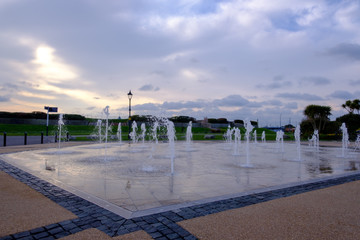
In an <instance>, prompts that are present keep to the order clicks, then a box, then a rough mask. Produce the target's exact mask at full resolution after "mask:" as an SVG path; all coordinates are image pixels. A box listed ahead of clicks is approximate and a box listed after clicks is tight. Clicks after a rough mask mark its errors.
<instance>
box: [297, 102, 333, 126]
mask: <svg viewBox="0 0 360 240" xmlns="http://www.w3.org/2000/svg"><path fill="white" fill-rule="evenodd" d="M304 115H305V116H306V117H307V119H308V120H309V121H310V122H311V124H312V126H313V129H314V131H315V130H318V131H319V132H320V131H321V130H323V129H324V127H325V124H326V122H327V121H329V120H330V119H329V116H330V115H331V107H330V106H319V105H309V106H307V107H306V108H305V110H304Z"/></svg>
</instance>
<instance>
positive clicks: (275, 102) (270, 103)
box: [263, 100, 283, 106]
mask: <svg viewBox="0 0 360 240" xmlns="http://www.w3.org/2000/svg"><path fill="white" fill-rule="evenodd" d="M263 104H264V105H269V106H282V105H283V103H282V102H281V101H280V100H270V101H266V102H263Z"/></svg>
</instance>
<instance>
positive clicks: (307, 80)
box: [299, 77, 331, 86]
mask: <svg viewBox="0 0 360 240" xmlns="http://www.w3.org/2000/svg"><path fill="white" fill-rule="evenodd" d="M330 83H331V81H330V80H329V79H327V78H324V77H303V78H302V79H301V80H300V81H299V84H300V85H307V84H311V85H315V86H321V85H328V84H330Z"/></svg>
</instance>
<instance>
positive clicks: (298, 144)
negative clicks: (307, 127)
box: [294, 124, 301, 161]
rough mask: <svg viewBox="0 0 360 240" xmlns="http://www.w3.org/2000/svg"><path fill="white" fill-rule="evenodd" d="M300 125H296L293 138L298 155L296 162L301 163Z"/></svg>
mask: <svg viewBox="0 0 360 240" xmlns="http://www.w3.org/2000/svg"><path fill="white" fill-rule="evenodd" d="M300 133H301V131H300V125H299V124H298V125H297V126H296V128H295V132H294V136H295V142H296V149H297V153H298V158H297V160H298V161H301V145H300Z"/></svg>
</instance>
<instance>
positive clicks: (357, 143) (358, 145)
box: [354, 134, 360, 151]
mask: <svg viewBox="0 0 360 240" xmlns="http://www.w3.org/2000/svg"><path fill="white" fill-rule="evenodd" d="M354 144H355V148H354V151H356V150H358V149H360V134H358V135H357V136H356V140H355V143H354Z"/></svg>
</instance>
